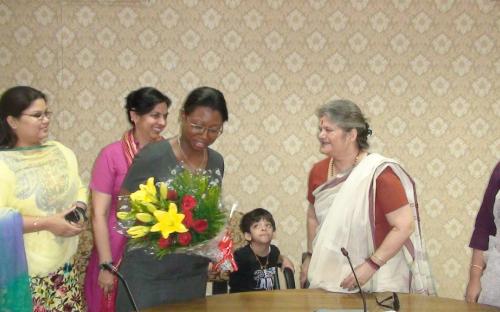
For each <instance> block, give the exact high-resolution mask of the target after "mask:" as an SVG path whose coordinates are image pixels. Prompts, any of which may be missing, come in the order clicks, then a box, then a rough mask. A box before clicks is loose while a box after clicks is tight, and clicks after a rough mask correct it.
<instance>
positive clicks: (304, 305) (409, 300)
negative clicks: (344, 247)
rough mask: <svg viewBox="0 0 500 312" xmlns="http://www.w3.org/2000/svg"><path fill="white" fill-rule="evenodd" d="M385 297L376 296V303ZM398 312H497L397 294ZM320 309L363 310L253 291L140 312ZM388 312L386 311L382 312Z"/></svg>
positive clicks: (302, 293) (331, 298)
mask: <svg viewBox="0 0 500 312" xmlns="http://www.w3.org/2000/svg"><path fill="white" fill-rule="evenodd" d="M387 295H388V294H387V293H381V294H377V298H378V299H379V300H381V299H383V298H385V297H387ZM398 297H399V301H400V306H401V308H400V311H430V312H432V311H452V312H462V311H500V309H496V308H493V307H490V306H485V305H479V304H468V303H466V302H465V301H460V300H454V299H447V298H438V297H429V296H422V295H408V294H398ZM367 307H368V310H369V311H384V309H383V308H380V307H379V306H378V305H377V303H376V302H375V296H374V294H368V295H367ZM320 308H326V309H335V308H337V309H338V308H344V309H361V310H362V309H363V302H362V301H361V298H360V296H359V294H338V293H329V292H326V291H324V290H320V289H288V290H275V291H256V292H247V293H239V294H227V295H215V296H209V297H206V298H204V299H197V300H193V301H189V302H185V303H176V304H169V305H161V306H158V307H155V308H150V309H141V311H142V312H144V311H149V312H159V311H216V312H224V311H236V312H242V311H255V312H260V311H264V312H268V311H311V312H312V311H315V310H317V309H320ZM385 310H388V309H385Z"/></svg>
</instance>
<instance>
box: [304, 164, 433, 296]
mask: <svg viewBox="0 0 500 312" xmlns="http://www.w3.org/2000/svg"><path fill="white" fill-rule="evenodd" d="M387 166H390V167H391V168H392V169H393V171H394V172H395V174H396V175H397V176H398V177H399V179H400V180H401V183H402V185H403V187H404V189H405V193H406V197H407V199H408V202H409V204H410V207H411V208H412V210H413V213H414V218H415V232H414V233H413V234H412V235H411V237H410V239H409V240H408V241H407V242H406V243H405V247H403V248H402V249H401V250H400V251H399V252H398V253H397V254H396V255H395V256H394V257H393V258H391V259H390V260H389V261H388V262H387V263H386V264H385V265H384V266H382V267H381V268H380V270H379V271H377V272H376V273H375V274H374V276H373V277H372V278H371V279H370V281H369V282H368V283H366V284H365V285H364V286H363V290H365V291H369V292H382V291H395V292H415V293H426V294H434V293H435V292H434V286H433V283H432V279H431V276H430V270H429V266H428V262H427V257H426V255H425V253H424V248H423V242H422V239H421V231H420V225H419V219H418V218H419V217H418V210H417V204H416V195H415V191H414V187H413V182H412V180H411V178H410V177H409V176H408V175H407V174H406V173H405V172H404V170H403V169H401V167H400V166H399V165H398V163H397V162H396V161H394V160H391V159H388V158H385V157H383V156H381V155H379V154H369V155H368V156H366V157H365V158H364V159H363V160H362V161H361V162H360V163H359V164H358V165H357V166H356V167H355V168H354V169H353V170H352V171H351V172H350V173H348V174H347V176H344V177H340V178H334V179H331V180H329V181H327V182H326V183H324V184H323V185H321V186H319V187H318V188H317V189H316V190H314V192H313V195H314V196H315V204H314V207H315V211H316V215H317V217H318V221H319V227H318V230H317V234H316V237H315V239H314V241H313V256H312V258H311V263H310V265H309V271H308V280H309V282H310V287H311V288H323V289H326V290H328V291H333V292H349V291H347V290H346V289H343V288H341V287H340V283H341V282H342V280H343V279H344V278H345V277H347V275H349V274H350V273H351V269H350V267H349V264H348V262H347V259H346V258H345V257H344V256H343V255H342V253H341V251H340V249H341V248H342V247H344V248H346V249H347V250H348V251H349V255H350V257H351V260H352V262H353V266H357V265H359V264H361V263H363V262H364V261H365V259H366V258H368V257H369V256H370V255H371V254H373V252H374V234H373V233H374V225H373V224H374V222H373V220H374V215H375V210H374V206H375V196H374V194H376V179H377V177H378V175H379V174H380V173H381V172H382V171H383V170H384V169H385V168H386V167H387Z"/></svg>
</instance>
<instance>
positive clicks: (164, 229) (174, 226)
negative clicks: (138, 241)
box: [151, 203, 188, 238]
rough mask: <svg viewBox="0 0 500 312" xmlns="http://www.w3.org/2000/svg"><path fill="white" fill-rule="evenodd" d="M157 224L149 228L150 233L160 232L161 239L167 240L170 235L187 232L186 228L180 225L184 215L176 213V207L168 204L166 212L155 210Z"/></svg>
mask: <svg viewBox="0 0 500 312" xmlns="http://www.w3.org/2000/svg"><path fill="white" fill-rule="evenodd" d="M154 215H155V217H156V219H157V220H158V223H156V224H155V225H153V226H152V227H151V232H160V231H161V235H162V236H163V238H168V236H169V235H170V234H171V233H175V232H177V233H185V232H187V231H188V229H187V228H186V226H184V224H182V220H184V214H182V213H177V205H176V204H174V203H170V205H169V206H168V211H163V210H156V211H155V212H154Z"/></svg>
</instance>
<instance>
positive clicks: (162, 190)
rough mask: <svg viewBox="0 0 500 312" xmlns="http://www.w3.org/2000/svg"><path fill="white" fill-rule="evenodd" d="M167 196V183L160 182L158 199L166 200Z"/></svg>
mask: <svg viewBox="0 0 500 312" xmlns="http://www.w3.org/2000/svg"><path fill="white" fill-rule="evenodd" d="M167 194H168V187H167V183H165V182H160V198H163V199H166V198H167Z"/></svg>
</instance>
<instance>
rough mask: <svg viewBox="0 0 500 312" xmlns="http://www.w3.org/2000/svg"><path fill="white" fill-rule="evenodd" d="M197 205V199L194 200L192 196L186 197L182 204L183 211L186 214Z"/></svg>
mask: <svg viewBox="0 0 500 312" xmlns="http://www.w3.org/2000/svg"><path fill="white" fill-rule="evenodd" d="M196 204H197V202H196V198H194V197H193V196H191V195H186V196H184V197H183V198H182V204H181V207H182V211H184V212H185V211H187V210H191V209H193V208H194V207H196Z"/></svg>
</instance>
